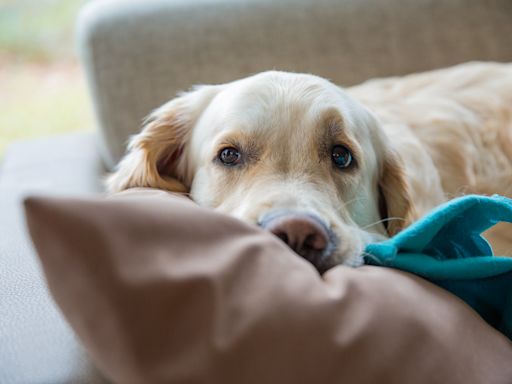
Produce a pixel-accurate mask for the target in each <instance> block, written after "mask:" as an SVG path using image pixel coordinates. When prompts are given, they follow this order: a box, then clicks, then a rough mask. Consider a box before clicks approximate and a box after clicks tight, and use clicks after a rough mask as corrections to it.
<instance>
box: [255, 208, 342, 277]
mask: <svg viewBox="0 0 512 384" xmlns="http://www.w3.org/2000/svg"><path fill="white" fill-rule="evenodd" d="M260 225H261V226H262V227H263V228H264V229H266V230H268V231H270V232H272V233H273V234H274V235H276V236H277V237H279V238H280V239H281V240H283V241H284V242H285V243H286V244H287V245H288V246H289V247H290V248H292V249H293V250H294V251H295V252H297V253H298V254H299V255H300V256H302V257H304V258H305V259H306V260H308V261H310V262H311V263H312V264H313V265H314V266H315V267H316V268H317V269H318V270H319V271H321V272H322V271H323V270H325V268H326V266H327V264H328V258H329V256H330V253H331V252H332V250H333V248H334V246H333V244H332V241H331V236H330V235H329V230H328V228H327V227H326V226H325V224H323V223H322V221H321V220H320V219H318V218H316V217H315V216H313V215H311V214H304V213H280V214H273V215H270V216H267V217H266V218H264V220H262V221H261V222H260Z"/></svg>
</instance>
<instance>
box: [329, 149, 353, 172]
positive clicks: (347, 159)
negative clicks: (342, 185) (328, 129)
mask: <svg viewBox="0 0 512 384" xmlns="http://www.w3.org/2000/svg"><path fill="white" fill-rule="evenodd" d="M331 158H332V162H333V163H334V165H335V166H336V167H337V168H340V169H345V168H348V167H350V165H351V164H352V160H353V159H352V154H351V153H350V151H349V150H348V148H347V147H344V146H343V145H335V146H334V147H332V153H331Z"/></svg>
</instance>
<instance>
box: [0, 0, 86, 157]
mask: <svg viewBox="0 0 512 384" xmlns="http://www.w3.org/2000/svg"><path fill="white" fill-rule="evenodd" d="M85 2H86V0H0V159H1V158H2V157H3V154H4V152H5V149H6V147H7V145H8V144H9V143H11V142H12V141H14V140H16V139H20V138H28V137H37V136H43V135H49V134H56V133H62V132H70V131H84V130H91V129H92V128H93V123H92V112H91V108H90V106H89V100H88V96H87V90H86V86H85V81H84V78H83V76H82V73H81V69H80V67H79V63H78V57H77V55H76V52H75V46H74V30H73V29H74V21H75V18H76V16H77V14H78V11H79V9H80V7H81V6H82V5H83V4H84V3H85Z"/></svg>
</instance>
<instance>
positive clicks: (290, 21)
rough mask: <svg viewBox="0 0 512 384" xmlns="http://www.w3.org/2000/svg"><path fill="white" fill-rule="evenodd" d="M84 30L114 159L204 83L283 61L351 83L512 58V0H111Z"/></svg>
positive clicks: (94, 6) (90, 11) (88, 14)
mask: <svg viewBox="0 0 512 384" xmlns="http://www.w3.org/2000/svg"><path fill="white" fill-rule="evenodd" d="M77 30H78V42H79V46H80V52H81V57H82V63H83V65H84V68H85V69H86V73H87V77H88V80H89V86H90V89H91V91H92V95H93V100H94V104H95V111H96V115H97V118H98V119H97V120H98V122H99V124H100V127H101V133H102V135H103V143H104V145H103V147H104V158H105V159H106V160H107V163H108V164H109V165H110V166H112V167H113V166H114V164H115V163H116V162H117V161H118V160H119V158H120V157H121V156H122V154H123V153H124V151H125V148H126V147H125V144H126V141H127V139H128V137H129V136H130V135H131V134H134V133H136V132H138V131H139V129H140V123H141V121H142V119H143V118H144V117H145V116H146V115H147V114H148V113H149V112H150V111H151V110H152V109H154V108H156V107H158V106H160V105H161V104H163V103H164V102H166V101H168V100H169V99H171V98H173V97H174V96H175V95H176V93H177V92H180V91H184V90H187V89H188V88H190V87H191V86H192V85H194V84H204V83H207V84H211V83H224V82H228V81H232V80H236V79H239V78H242V77H245V76H248V75H250V74H254V73H257V72H261V71H266V70H269V69H279V70H286V71H293V72H306V73H314V74H316V75H319V76H322V77H325V78H327V79H331V80H332V81H334V82H335V83H336V84H339V85H343V86H347V85H353V84H357V83H359V82H361V81H364V80H367V79H369V78H373V77H383V76H392V75H405V74H408V73H412V72H420V71H424V70H430V69H434V68H441V67H447V66H450V65H454V64H458V63H462V62H466V61H471V60H489V61H507V62H508V61H512V44H511V43H510V36H512V2H511V1H510V0H487V1H467V0H443V1H431V0H387V1H375V0H344V1H339V0H315V1H311V0H243V1H240V0H216V1H212V0H194V1H189V0H173V1H169V0H147V1H140V0H103V1H92V2H89V6H88V7H86V8H85V9H84V11H83V12H82V14H81V16H80V18H79V21H78V29H77Z"/></svg>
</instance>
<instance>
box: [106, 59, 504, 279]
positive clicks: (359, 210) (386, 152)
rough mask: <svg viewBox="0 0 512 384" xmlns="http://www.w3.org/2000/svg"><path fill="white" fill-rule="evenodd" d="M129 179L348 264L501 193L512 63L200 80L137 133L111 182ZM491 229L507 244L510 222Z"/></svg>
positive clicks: (321, 260)
mask: <svg viewBox="0 0 512 384" xmlns="http://www.w3.org/2000/svg"><path fill="white" fill-rule="evenodd" d="M370 111H371V112H370ZM134 186H150V187H156V188H163V189H168V190H174V191H180V192H187V191H190V194H191V196H192V198H193V199H194V200H196V201H197V202H198V203H199V204H201V205H204V206H207V207H212V208H215V209H217V210H219V211H222V212H225V213H229V214H232V215H234V216H236V217H239V218H241V219H243V220H246V221H249V222H252V223H257V224H260V225H262V226H263V227H265V228H267V229H269V230H270V231H272V232H273V233H275V234H276V235H278V236H279V237H281V238H283V240H285V241H286V242H287V243H288V244H289V245H290V246H291V247H292V248H294V249H295V250H296V251H297V252H298V253H300V254H301V255H303V256H304V257H305V258H307V259H309V260H310V261H312V262H313V263H314V264H315V265H316V266H317V268H318V269H319V270H325V269H327V268H329V267H330V266H332V265H334V264H338V263H346V264H349V265H355V264H358V263H359V261H360V257H359V256H360V254H361V252H362V251H363V249H364V246H365V244H366V243H368V242H369V241H375V240H379V239H382V238H384V237H385V236H387V235H391V234H394V233H396V232H398V231H399V230H400V229H402V228H403V227H404V226H406V225H408V224H409V223H411V222H412V221H414V220H416V219H417V218H419V217H420V216H421V215H423V214H424V213H426V212H428V211H429V210H431V209H432V208H433V207H435V206H436V205H439V204H440V203H442V202H444V201H446V200H448V199H450V198H453V197H456V196H458V195H461V194H467V193H484V194H492V193H498V194H502V195H508V196H511V195H512V64H490V63H470V64H465V65H460V66H456V67H453V68H448V69H444V70H438V71H432V72H427V73H424V74H418V75H411V76H407V77H402V78H390V79H382V80H373V81H370V82H367V83H364V84H362V85H359V86H356V87H352V88H349V89H347V90H345V91H343V90H341V89H340V88H338V87H336V86H334V85H333V84H331V83H329V82H328V81H326V80H324V79H321V78H318V77H315V76H311V75H301V74H289V73H283V72H266V73H262V74H259V75H255V76H252V77H250V78H247V79H242V80H239V81H236V82H233V83H229V84H223V85H218V86H205V87H201V88H199V89H197V90H194V91H192V92H189V93H187V94H185V95H183V96H181V97H179V98H177V99H174V100H172V101H171V102H169V103H167V104H166V105H164V106H162V107H161V108H160V109H158V110H157V111H155V113H154V114H153V115H152V116H151V117H150V118H149V119H148V121H147V122H146V125H145V128H144V129H143V131H142V132H141V133H140V134H139V135H137V136H135V137H134V139H133V140H132V142H131V145H130V153H129V154H128V155H127V156H126V157H125V159H123V161H122V162H121V163H120V166H119V170H118V171H117V172H116V173H115V174H114V175H113V176H112V177H111V178H110V180H109V187H110V189H111V190H112V191H116V190H121V189H125V188H129V187H134ZM491 236H494V238H495V239H498V240H497V241H499V244H498V247H499V248H498V249H499V251H500V252H504V251H506V250H512V245H511V244H510V243H508V241H510V242H511V243H512V240H511V239H510V238H511V237H512V236H510V235H509V233H508V232H507V231H505V230H502V232H501V233H495V234H492V235H491Z"/></svg>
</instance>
